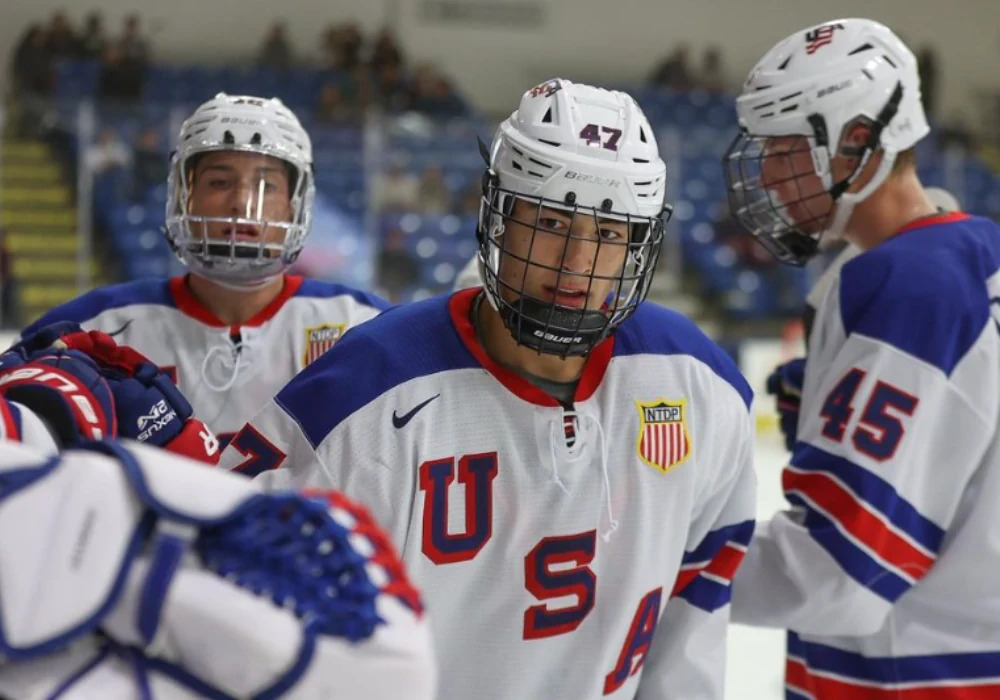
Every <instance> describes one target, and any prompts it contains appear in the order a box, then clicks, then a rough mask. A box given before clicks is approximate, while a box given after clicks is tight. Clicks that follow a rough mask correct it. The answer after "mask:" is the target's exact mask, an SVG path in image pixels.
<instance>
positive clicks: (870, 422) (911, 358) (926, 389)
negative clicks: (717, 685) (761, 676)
mask: <svg viewBox="0 0 1000 700" xmlns="http://www.w3.org/2000/svg"><path fill="white" fill-rule="evenodd" d="M866 257H867V256H862V258H859V259H858V260H856V261H852V263H849V264H848V266H847V267H845V268H844V273H843V276H842V283H841V291H840V299H839V303H840V305H841V310H840V312H841V319H842V323H843V328H844V332H845V336H846V339H845V340H844V342H843V345H842V346H841V347H840V348H839V350H837V351H836V353H835V354H834V356H833V358H832V360H831V361H830V362H829V364H828V366H825V367H819V366H816V367H813V366H808V365H807V370H806V391H805V393H804V395H803V404H802V414H801V417H800V422H799V436H798V438H799V442H798V443H797V444H796V445H795V449H794V450H793V453H792V457H791V461H790V464H789V465H788V466H787V467H786V469H785V470H784V472H783V475H782V486H783V489H784V493H785V496H786V498H787V500H788V502H789V503H790V504H791V506H792V507H791V509H790V510H787V511H785V512H782V513H779V514H778V515H777V516H775V517H774V518H773V519H772V520H770V521H769V522H766V523H763V524H761V526H760V527H759V528H758V533H757V535H756V537H755V538H754V540H753V543H752V545H751V547H750V549H749V551H748V554H747V560H746V563H745V564H744V566H743V567H742V569H741V570H740V573H739V576H738V577H737V580H736V585H735V590H734V613H733V618H734V620H735V621H737V622H745V623H749V624H756V625H764V626H773V627H782V628H787V629H793V630H795V631H796V632H800V633H804V634H822V635H851V636H857V635H864V634H870V633H872V632H874V631H876V630H878V629H879V628H880V627H881V626H882V624H883V622H884V620H885V618H886V616H887V614H888V613H889V611H890V609H891V607H892V605H893V603H894V602H895V601H896V600H897V599H899V597H900V596H902V595H903V594H904V593H906V591H907V590H909V589H910V588H911V587H912V586H914V585H915V584H917V583H918V582H919V581H920V580H921V579H922V578H923V577H924V576H926V575H927V573H928V572H929V571H930V570H931V569H932V568H933V566H934V563H935V560H936V559H937V556H938V553H939V552H940V550H941V546H942V543H943V542H944V540H945V538H946V534H947V532H948V529H949V527H950V526H951V525H952V522H953V520H954V518H955V514H956V512H957V510H958V508H959V505H960V503H961V501H962V500H963V498H964V497H965V494H966V491H967V486H968V484H969V481H970V479H971V478H972V476H973V473H974V472H975V470H976V468H977V467H978V465H979V464H980V463H981V462H982V460H983V458H984V455H985V454H986V452H987V450H988V449H989V443H990V441H991V440H992V436H993V434H994V432H995V429H996V428H995V426H996V421H997V415H996V399H995V397H996V395H997V391H998V388H1000V387H998V381H997V365H998V361H997V360H998V355H1000V353H998V346H1000V336H998V334H997V329H996V328H995V327H994V323H993V322H992V321H991V320H990V318H989V302H988V299H986V297H985V294H982V293H981V292H980V293H978V294H977V292H976V290H975V289H974V285H973V284H972V283H971V282H966V281H962V280H949V281H944V280H942V275H943V274H944V273H943V272H942V271H940V270H938V271H935V270H933V269H931V268H930V267H928V268H926V269H925V268H921V267H920V266H910V267H909V268H908V269H907V270H905V271H901V270H897V269H885V268H884V267H882V268H880V267H878V266H876V265H872V264H871V263H868V262H866V263H865V264H861V265H859V264H858V263H861V262H862V261H864V259H865V258H866ZM878 262H879V261H878V259H877V258H876V260H875V263H878ZM901 273H905V275H906V277H907V279H906V280H901V279H900V277H899V275H900V274H901ZM980 287H981V284H980ZM980 297H981V298H980Z"/></svg>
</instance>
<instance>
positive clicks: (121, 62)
mask: <svg viewBox="0 0 1000 700" xmlns="http://www.w3.org/2000/svg"><path fill="white" fill-rule="evenodd" d="M120 46H121V45H120V43H118V42H113V43H110V44H108V45H107V47H105V49H104V56H103V58H102V60H101V76H100V80H99V82H98V87H97V89H98V95H100V96H101V97H102V98H105V99H111V100H123V101H134V100H137V99H139V97H140V96H141V95H142V73H143V68H142V65H141V64H139V63H136V62H135V61H132V60H128V59H126V58H125V56H124V55H123V54H122V50H121V48H120Z"/></svg>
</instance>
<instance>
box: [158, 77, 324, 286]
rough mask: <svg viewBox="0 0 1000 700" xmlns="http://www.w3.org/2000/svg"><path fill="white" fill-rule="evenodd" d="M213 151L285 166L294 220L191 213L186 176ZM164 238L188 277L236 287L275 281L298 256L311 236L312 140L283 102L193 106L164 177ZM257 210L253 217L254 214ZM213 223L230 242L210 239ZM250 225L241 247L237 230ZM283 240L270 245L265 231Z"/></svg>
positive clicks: (219, 101) (237, 98)
mask: <svg viewBox="0 0 1000 700" xmlns="http://www.w3.org/2000/svg"><path fill="white" fill-rule="evenodd" d="M216 151H242V152H248V153H259V154H262V155H266V156H273V157H274V158H277V159H279V160H281V161H282V162H283V163H285V164H286V167H287V168H288V172H289V186H290V190H291V200H290V202H289V204H290V208H291V212H292V214H291V219H290V220H288V221H271V220H265V219H263V218H261V214H260V211H259V207H256V208H255V207H249V205H248V211H246V212H244V213H243V215H242V216H238V217H226V218H220V217H208V216H198V215H195V214H192V213H191V212H190V211H189V209H188V205H189V200H190V195H191V191H190V186H191V182H192V180H191V175H192V172H193V168H194V165H195V162H196V160H197V158H198V157H199V156H201V155H203V154H205V153H211V152H216ZM167 190H168V195H167V211H166V235H167V240H168V241H169V242H170V245H171V247H172V248H173V250H174V252H175V253H176V255H177V257H178V258H180V260H181V261H182V262H184V264H186V265H187V266H188V267H189V268H190V269H191V270H192V271H194V272H196V273H197V274H200V275H202V276H204V277H207V278H209V279H212V280H214V281H217V282H220V283H222V284H226V285H229V286H233V287H236V288H253V287H257V286H260V285H262V284H265V283H267V282H268V281H269V280H271V279H274V278H275V277H276V276H278V275H280V274H281V273H282V272H283V271H284V270H285V269H286V268H287V267H288V266H289V265H291V264H292V263H293V262H294V261H295V259H296V258H297V257H298V255H299V253H300V252H301V250H302V245H303V243H304V242H305V238H306V235H308V233H309V223H310V220H311V218H312V205H313V198H314V196H315V193H316V186H315V182H314V178H313V160H312V143H311V142H310V140H309V135H308V134H307V133H306V131H305V129H303V128H302V125H301V124H300V123H299V120H298V119H297V118H296V116H295V114H293V113H292V111H291V110H290V109H288V108H287V107H286V106H285V105H284V104H282V102H281V100H279V99H277V98H270V99H267V98H262V97H252V96H246V95H226V94H225V93H219V94H217V95H216V96H215V97H214V98H212V99H211V100H209V101H208V102H205V103H204V104H202V105H201V106H200V107H198V108H197V109H196V110H195V111H194V113H193V114H192V115H191V116H190V117H188V119H186V120H185V121H184V123H183V124H182V125H181V130H180V134H179V136H178V139H177V150H175V151H174V153H173V154H172V156H171V159H170V172H169V175H168V176H167ZM253 209H257V211H253ZM211 223H224V224H230V227H231V229H232V233H230V234H229V238H228V240H227V239H225V238H223V239H221V240H220V239H219V238H218V237H215V236H213V237H212V238H211V239H210V238H209V236H208V226H209V224H211ZM240 225H243V226H253V227H255V228H256V229H257V231H258V232H259V234H260V235H259V240H256V241H248V240H240V239H238V237H237V233H236V227H238V226H240ZM275 228H276V229H280V230H283V231H284V236H283V237H282V238H281V239H280V240H279V241H277V242H267V240H266V239H267V238H270V236H267V235H266V233H267V232H268V230H269V229H275Z"/></svg>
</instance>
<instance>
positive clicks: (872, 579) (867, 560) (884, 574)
mask: <svg viewBox="0 0 1000 700" xmlns="http://www.w3.org/2000/svg"><path fill="white" fill-rule="evenodd" d="M785 498H787V499H788V501H789V503H791V504H792V505H795V506H799V507H800V508H802V509H804V510H805V511H806V518H805V526H806V529H807V530H808V531H809V534H810V536H811V537H812V538H813V539H814V540H815V541H816V542H817V543H818V544H819V545H820V546H821V547H822V548H823V549H825V550H826V551H827V552H828V553H829V554H830V556H831V557H833V559H834V560H835V561H836V562H837V564H838V565H839V566H840V568H841V569H843V570H844V572H846V573H847V574H848V575H849V576H850V577H851V578H853V579H854V580H855V581H857V582H858V583H860V584H861V585H862V586H864V587H865V588H868V589H869V590H871V591H872V592H874V593H875V594H877V595H878V596H880V597H881V598H884V599H885V600H887V601H889V602H890V603H891V602H895V600H896V599H897V598H899V596H901V595H903V593H905V592H906V591H908V590H909V589H910V586H911V583H910V582H909V581H907V580H906V579H904V578H903V577H901V576H900V575H899V574H898V573H896V572H895V571H893V570H890V569H888V568H886V567H885V566H883V565H882V564H881V563H880V562H878V561H876V560H875V558H874V557H872V556H871V555H870V554H869V553H868V552H866V551H865V550H864V549H862V548H861V547H859V546H858V545H857V544H856V543H855V542H854V541H853V540H851V539H850V538H848V537H847V536H846V535H844V534H843V533H842V532H841V531H840V530H839V529H838V528H837V526H836V525H835V524H834V523H833V521H831V520H830V519H829V518H827V517H826V516H824V515H823V514H822V513H819V512H817V511H816V510H815V509H814V508H813V506H812V504H811V503H809V502H808V501H806V500H805V499H803V498H802V497H801V496H799V495H798V494H797V493H795V492H790V493H786V494H785Z"/></svg>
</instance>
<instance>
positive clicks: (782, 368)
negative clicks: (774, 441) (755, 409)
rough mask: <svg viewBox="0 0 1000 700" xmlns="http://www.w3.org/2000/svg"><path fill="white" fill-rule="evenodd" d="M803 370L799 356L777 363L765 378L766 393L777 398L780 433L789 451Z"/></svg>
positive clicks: (802, 360) (794, 433)
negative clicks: (783, 362)
mask: <svg viewBox="0 0 1000 700" xmlns="http://www.w3.org/2000/svg"><path fill="white" fill-rule="evenodd" d="M805 372H806V361H805V358H802V357H799V358H796V359H794V360H790V361H789V362H786V363H785V364H783V365H778V367H777V368H776V369H775V370H774V372H772V373H771V376H769V377H768V378H767V393H768V394H771V395H772V396H774V397H776V398H777V404H778V416H779V425H780V427H781V434H782V435H784V437H785V447H786V448H788V450H789V451H791V450H792V448H793V447H794V446H795V439H796V432H797V431H798V425H799V406H800V405H801V403H802V383H803V381H804V380H805Z"/></svg>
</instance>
